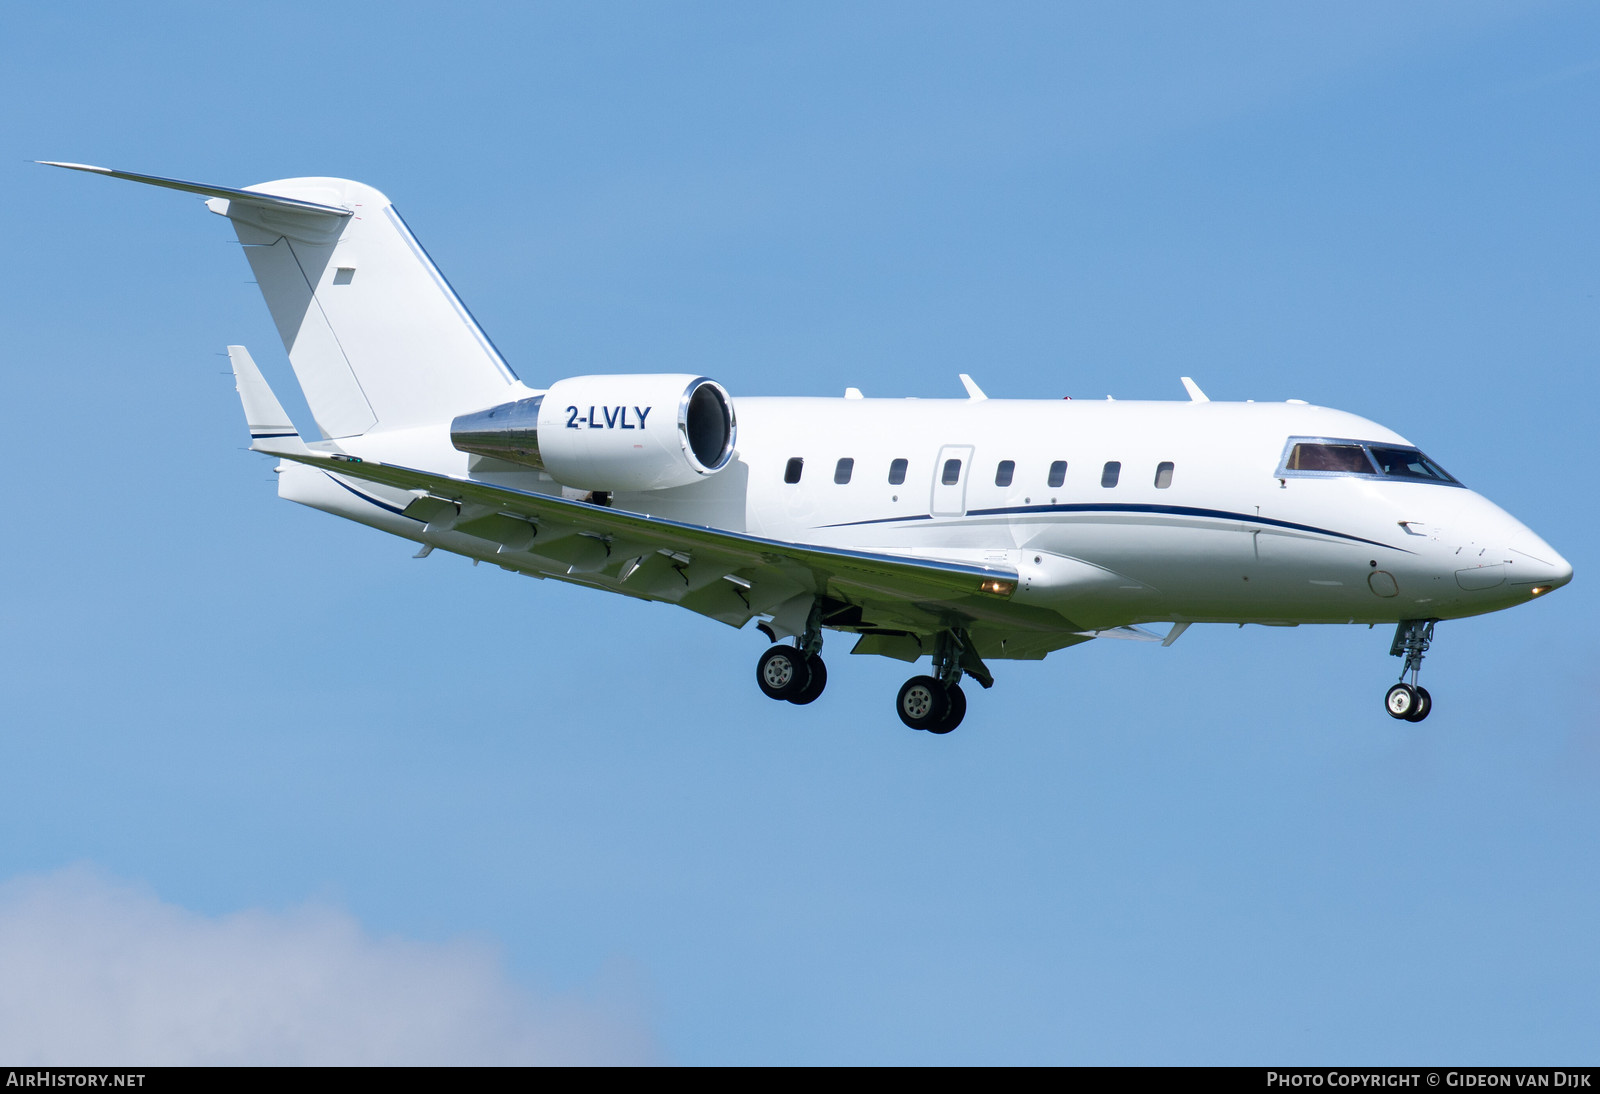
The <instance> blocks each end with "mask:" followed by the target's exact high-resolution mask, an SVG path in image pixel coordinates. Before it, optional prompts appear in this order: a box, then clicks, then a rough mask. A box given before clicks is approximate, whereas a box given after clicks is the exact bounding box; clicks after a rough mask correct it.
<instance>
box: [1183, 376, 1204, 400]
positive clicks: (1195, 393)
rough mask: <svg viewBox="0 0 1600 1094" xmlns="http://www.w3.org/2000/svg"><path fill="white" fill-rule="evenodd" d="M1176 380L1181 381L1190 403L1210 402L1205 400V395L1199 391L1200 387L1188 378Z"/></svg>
mask: <svg viewBox="0 0 1600 1094" xmlns="http://www.w3.org/2000/svg"><path fill="white" fill-rule="evenodd" d="M1178 379H1180V380H1182V381H1183V390H1185V391H1187V392H1188V393H1189V401H1190V402H1193V403H1209V402H1210V401H1211V400H1210V399H1207V398H1206V393H1205V392H1203V391H1201V390H1200V385H1199V384H1197V383H1195V382H1194V381H1193V380H1191V379H1189V377H1187V376H1180V377H1178Z"/></svg>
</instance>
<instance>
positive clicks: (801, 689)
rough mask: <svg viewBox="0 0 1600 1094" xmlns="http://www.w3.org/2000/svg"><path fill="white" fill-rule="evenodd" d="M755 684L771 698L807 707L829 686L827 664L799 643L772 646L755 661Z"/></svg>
mask: <svg viewBox="0 0 1600 1094" xmlns="http://www.w3.org/2000/svg"><path fill="white" fill-rule="evenodd" d="M756 684H757V685H758V686H759V687H760V688H761V691H762V693H763V694H765V695H766V696H767V698H769V699H784V700H787V701H788V702H791V703H794V704H795V705H797V706H805V705H806V704H807V703H811V702H815V701H816V699H817V697H818V696H819V695H821V694H822V689H823V688H825V687H827V686H828V666H827V665H824V664H823V663H822V658H821V657H820V656H818V655H817V654H811V655H809V656H807V654H806V652H805V650H804V649H803V648H802V647H800V646H782V645H779V646H773V647H772V648H771V649H769V650H767V652H766V653H763V654H762V655H761V659H760V660H759V661H757V662H756Z"/></svg>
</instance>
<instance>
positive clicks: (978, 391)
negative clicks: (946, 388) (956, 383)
mask: <svg viewBox="0 0 1600 1094" xmlns="http://www.w3.org/2000/svg"><path fill="white" fill-rule="evenodd" d="M959 375H960V377H961V386H962V387H964V388H966V389H967V398H969V399H987V398H988V397H989V396H987V395H985V394H984V393H983V388H981V387H979V386H978V385H977V384H975V383H973V382H972V377H970V376H968V375H967V374H966V373H965V372H963V373H960V374H959Z"/></svg>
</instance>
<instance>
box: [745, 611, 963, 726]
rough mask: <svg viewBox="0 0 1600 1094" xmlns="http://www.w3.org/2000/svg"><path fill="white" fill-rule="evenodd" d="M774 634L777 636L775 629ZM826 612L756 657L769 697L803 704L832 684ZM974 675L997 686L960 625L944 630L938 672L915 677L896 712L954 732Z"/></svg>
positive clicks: (936, 653) (759, 680) (936, 650)
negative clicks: (966, 681) (965, 685)
mask: <svg viewBox="0 0 1600 1094" xmlns="http://www.w3.org/2000/svg"><path fill="white" fill-rule="evenodd" d="M767 636H768V637H769V638H775V637H776V635H774V634H773V633H772V632H771V631H770V630H768V631H767ZM821 651H822V625H821V613H820V611H819V610H818V609H816V608H813V609H812V612H811V616H810V618H809V619H808V620H807V621H806V629H805V633H804V634H803V635H801V636H800V637H799V638H798V639H796V640H795V644H794V645H792V646H791V645H788V644H786V643H781V642H780V643H778V644H776V645H773V646H770V647H768V648H767V650H766V652H764V653H763V654H762V655H761V656H760V658H758V659H757V661H756V685H757V686H758V687H760V688H761V691H762V693H763V694H764V695H766V696H767V697H768V698H770V699H780V700H783V701H784V702H789V703H794V704H796V705H798V706H804V705H805V704H807V703H810V702H814V701H815V700H816V698H817V697H818V696H819V695H821V694H822V689H823V688H825V687H827V686H828V667H827V666H826V665H824V664H823V663H822V656H821ZM963 675H966V676H970V677H972V678H973V679H974V680H976V681H977V682H978V683H979V684H981V685H982V686H983V687H986V688H988V687H993V686H994V677H993V676H991V675H990V674H989V669H988V667H987V666H985V665H984V663H983V661H982V660H981V659H980V658H979V657H978V654H977V651H975V650H974V649H973V648H972V642H971V640H970V639H969V638H968V637H967V633H966V631H964V630H961V629H960V628H953V629H951V630H947V631H941V632H940V633H939V635H938V636H937V637H936V638H935V639H934V643H933V675H931V676H913V677H912V678H911V679H909V680H907V681H906V682H905V685H904V686H903V687H901V689H900V694H899V695H897V696H895V701H894V709H895V713H896V714H898V715H900V720H901V721H902V722H904V723H905V724H906V725H908V726H910V727H911V728H912V729H925V730H927V731H928V732H929V733H940V734H943V733H949V732H950V731H951V730H952V729H954V728H956V726H958V725H960V724H961V719H963V718H965V717H966V716H967V696H966V694H965V693H964V692H963V691H962V690H961V677H962V676H963Z"/></svg>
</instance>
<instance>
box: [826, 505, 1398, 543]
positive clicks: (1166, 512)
mask: <svg viewBox="0 0 1600 1094" xmlns="http://www.w3.org/2000/svg"><path fill="white" fill-rule="evenodd" d="M1034 513H1149V514H1154V515H1157V516H1168V517H1204V518H1206V519H1208V520H1228V521H1237V522H1239V523H1242V524H1261V525H1265V526H1266V527H1268V528H1290V529H1293V530H1294V531H1296V532H1312V533H1314V534H1316V535H1319V536H1332V537H1334V538H1335V539H1345V540H1349V541H1351V542H1352V543H1366V544H1370V545H1371V546H1373V547H1384V548H1387V549H1389V550H1391V551H1400V552H1402V553H1403V554H1408V555H1409V554H1413V553H1414V552H1412V551H1407V550H1406V549H1405V548H1404V547H1396V546H1394V545H1393V544H1392V543H1381V542H1379V541H1378V540H1375V539H1367V538H1365V537H1363V536H1354V535H1351V534H1350V533H1348V532H1336V531H1334V530H1333V529H1331V528H1318V527H1317V526H1315V525H1313V524H1296V523H1295V522H1294V521H1291V520H1275V519H1273V518H1272V517H1258V516H1251V515H1249V514H1248V513H1230V512H1228V511H1227V510H1225V509H1199V508H1196V507H1194V506H1189V505H1133V504H1116V505H1088V504H1084V505H1010V506H1002V507H1000V508H997V509H969V510H967V512H966V513H965V514H964V515H965V516H968V517H1013V516H1027V515H1030V514H1034ZM932 519H933V516H932V514H928V513H922V514H919V515H917V516H911V517H877V518H874V519H872V520H853V521H847V522H845V523H844V524H829V525H826V526H825V527H828V528H853V527H855V526H857V525H861V524H895V523H898V522H900V521H911V520H932ZM950 519H951V520H959V519H961V518H960V517H955V516H952V517H951V518H950Z"/></svg>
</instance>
